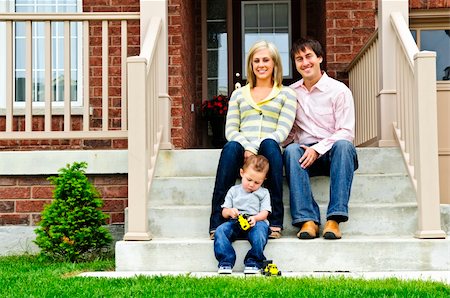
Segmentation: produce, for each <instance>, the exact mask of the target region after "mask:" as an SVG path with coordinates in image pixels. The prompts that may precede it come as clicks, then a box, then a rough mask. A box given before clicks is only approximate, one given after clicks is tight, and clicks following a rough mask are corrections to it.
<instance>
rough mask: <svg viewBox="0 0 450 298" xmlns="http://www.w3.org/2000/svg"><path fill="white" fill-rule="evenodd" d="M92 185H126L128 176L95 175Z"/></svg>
mask: <svg viewBox="0 0 450 298" xmlns="http://www.w3.org/2000/svg"><path fill="white" fill-rule="evenodd" d="M93 178H94V183H95V185H96V186H100V185H105V184H106V185H128V175H126V174H125V175H107V176H106V175H98V176H97V175H96V176H95V177H93Z"/></svg>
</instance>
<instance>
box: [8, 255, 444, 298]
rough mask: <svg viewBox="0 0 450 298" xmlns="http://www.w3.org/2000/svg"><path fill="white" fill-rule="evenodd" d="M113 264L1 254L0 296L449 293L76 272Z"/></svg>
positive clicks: (385, 283) (416, 287)
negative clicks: (94, 275)
mask: <svg viewBox="0 0 450 298" xmlns="http://www.w3.org/2000/svg"><path fill="white" fill-rule="evenodd" d="M113 269H114V261H113V260H103V261H95V262H89V263H80V264H72V263H51V262H44V261H39V260H38V258H37V257H35V256H17V257H0V297H2V298H3V297H245V298H249V297H258V298H260V297H280V298H281V297H283V298H284V297H450V287H449V286H448V285H445V284H443V283H438V282H429V281H427V282H425V281H401V280H397V279H386V280H369V281H366V280H361V279H350V278H284V277H270V278H269V277H268V278H266V277H259V278H234V277H205V278H193V277H187V276H183V277H137V278H128V279H107V278H86V277H76V275H77V274H78V273H80V272H83V271H109V270H113Z"/></svg>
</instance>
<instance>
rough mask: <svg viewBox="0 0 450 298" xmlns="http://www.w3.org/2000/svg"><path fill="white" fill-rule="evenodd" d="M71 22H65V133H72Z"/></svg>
mask: <svg viewBox="0 0 450 298" xmlns="http://www.w3.org/2000/svg"><path fill="white" fill-rule="evenodd" d="M70 39H71V36H70V22H69V21H64V131H71V130H72V129H71V128H72V125H71V104H72V103H71V98H70V97H71V96H70V93H71V92H70V89H71V86H70V85H71V82H70V81H71V69H70V59H71V56H70V52H71V51H70V44H71V40H70Z"/></svg>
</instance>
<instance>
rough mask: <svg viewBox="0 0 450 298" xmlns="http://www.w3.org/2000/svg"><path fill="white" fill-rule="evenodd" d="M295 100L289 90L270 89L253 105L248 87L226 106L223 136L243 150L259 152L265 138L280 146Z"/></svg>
mask: <svg viewBox="0 0 450 298" xmlns="http://www.w3.org/2000/svg"><path fill="white" fill-rule="evenodd" d="M296 109H297V99H296V93H295V91H294V90H292V89H290V88H289V87H286V86H282V87H275V86H274V87H273V88H272V91H271V92H270V94H269V95H268V96H267V97H266V98H264V99H263V100H261V101H260V102H259V103H255V102H254V101H253V99H252V96H251V93H250V86H249V85H248V84H247V85H245V86H244V87H242V88H239V89H237V90H235V91H234V92H233V94H232V95H231V99H230V102H229V105H228V113H227V122H226V126H225V135H226V138H227V140H228V141H236V142H239V143H240V144H241V145H242V147H244V149H245V150H248V151H251V152H253V153H254V154H257V153H258V150H259V145H260V143H261V142H262V141H263V140H264V139H273V140H275V141H276V142H277V143H278V144H280V143H282V142H283V141H284V140H285V139H286V138H287V136H288V134H289V132H290V131H291V128H292V125H293V123H294V120H295V114H296Z"/></svg>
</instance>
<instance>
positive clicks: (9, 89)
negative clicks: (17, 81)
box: [6, 21, 15, 132]
mask: <svg viewBox="0 0 450 298" xmlns="http://www.w3.org/2000/svg"><path fill="white" fill-rule="evenodd" d="M12 28H13V22H12V21H7V22H6V131H7V132H11V131H12V128H13V102H14V93H13V90H14V88H13V86H14V80H13V78H14V77H15V74H14V70H13V51H12V49H13V38H12V36H13V35H12Z"/></svg>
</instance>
